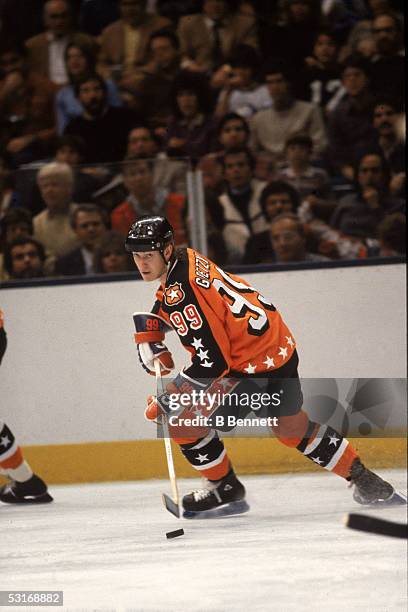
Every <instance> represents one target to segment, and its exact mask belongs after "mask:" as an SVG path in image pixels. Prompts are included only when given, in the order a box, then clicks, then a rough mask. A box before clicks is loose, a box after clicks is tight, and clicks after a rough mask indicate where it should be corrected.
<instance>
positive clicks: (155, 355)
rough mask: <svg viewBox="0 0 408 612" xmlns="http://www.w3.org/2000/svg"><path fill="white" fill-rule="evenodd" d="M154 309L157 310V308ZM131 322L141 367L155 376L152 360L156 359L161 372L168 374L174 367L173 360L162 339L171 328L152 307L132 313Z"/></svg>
mask: <svg viewBox="0 0 408 612" xmlns="http://www.w3.org/2000/svg"><path fill="white" fill-rule="evenodd" d="M156 310H157V311H158V312H159V309H157V308H156ZM133 322H134V325H135V330H136V333H135V342H136V346H137V352H138V356H139V360H140V363H141V365H142V367H143V369H144V370H146V372H147V373H148V374H150V375H152V376H155V366H154V362H155V361H158V362H159V364H160V369H161V372H162V374H163V375H164V376H167V375H168V374H170V372H171V371H172V370H173V369H174V362H173V358H172V356H171V353H170V351H169V349H168V348H167V346H166V345H165V344H164V342H163V340H164V337H165V334H166V333H167V332H169V331H172V328H171V327H170V326H169V325H168V323H167V321H166V320H165V319H164V318H163V317H162V316H161V315H160V314H156V313H155V312H154V308H153V311H152V312H135V313H133Z"/></svg>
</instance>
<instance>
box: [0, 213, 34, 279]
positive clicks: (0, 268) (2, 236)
mask: <svg viewBox="0 0 408 612" xmlns="http://www.w3.org/2000/svg"><path fill="white" fill-rule="evenodd" d="M0 230H1V231H0V281H3V280H7V279H8V274H7V272H6V270H5V267H4V258H3V253H4V251H5V249H6V247H7V245H10V244H11V243H12V242H14V240H15V239H16V238H21V237H22V236H24V237H27V236H32V234H33V222H32V218H31V213H30V211H29V210H27V209H26V208H10V209H9V210H7V212H6V213H5V214H4V216H3V217H2V218H1V220H0Z"/></svg>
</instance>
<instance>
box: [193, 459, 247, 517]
mask: <svg viewBox="0 0 408 612" xmlns="http://www.w3.org/2000/svg"><path fill="white" fill-rule="evenodd" d="M183 508H184V513H183V517H184V518H189V519H193V518H215V517H220V516H229V515H233V514H243V513H244V512H248V510H249V505H248V504H247V502H246V501H245V487H244V485H243V484H242V483H241V482H240V481H239V480H238V478H237V477H236V475H235V473H234V471H233V470H231V471H230V472H229V473H228V474H227V476H225V478H223V479H222V480H218V481H216V482H211V481H207V484H206V487H205V488H203V489H197V490H195V491H192V492H191V493H188V494H187V495H185V496H184V497H183Z"/></svg>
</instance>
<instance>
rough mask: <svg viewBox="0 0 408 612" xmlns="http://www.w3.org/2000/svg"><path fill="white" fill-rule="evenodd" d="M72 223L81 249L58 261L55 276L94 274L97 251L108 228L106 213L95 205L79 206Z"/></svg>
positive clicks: (71, 219)
mask: <svg viewBox="0 0 408 612" xmlns="http://www.w3.org/2000/svg"><path fill="white" fill-rule="evenodd" d="M70 222H71V227H72V229H73V230H74V232H75V234H76V235H77V238H78V241H79V247H77V248H75V249H74V250H73V251H70V252H69V253H67V254H66V255H63V256H62V257H59V258H58V259H57V261H56V263H55V274H56V275H58V276H59V275H61V276H82V275H84V274H85V275H90V274H94V273H95V268H94V254H95V250H96V247H97V245H98V244H99V242H100V240H101V238H102V237H103V235H104V234H105V232H106V228H107V219H106V216H105V213H104V211H103V210H102V209H100V208H99V207H98V206H96V205H95V204H79V205H78V206H77V207H76V208H74V209H73V210H72V212H71V216H70Z"/></svg>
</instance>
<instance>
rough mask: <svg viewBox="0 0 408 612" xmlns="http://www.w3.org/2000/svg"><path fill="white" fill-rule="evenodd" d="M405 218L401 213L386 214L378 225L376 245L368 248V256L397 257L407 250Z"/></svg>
mask: <svg viewBox="0 0 408 612" xmlns="http://www.w3.org/2000/svg"><path fill="white" fill-rule="evenodd" d="M406 226H407V220H406V217H405V215H404V214H402V213H392V214H390V215H387V216H386V217H385V218H384V219H383V220H382V221H381V223H380V224H379V225H378V246H377V247H376V248H375V247H374V248H371V249H368V256H369V257H397V256H404V255H405V254H406V252H407V234H406V229H407V227H406Z"/></svg>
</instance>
